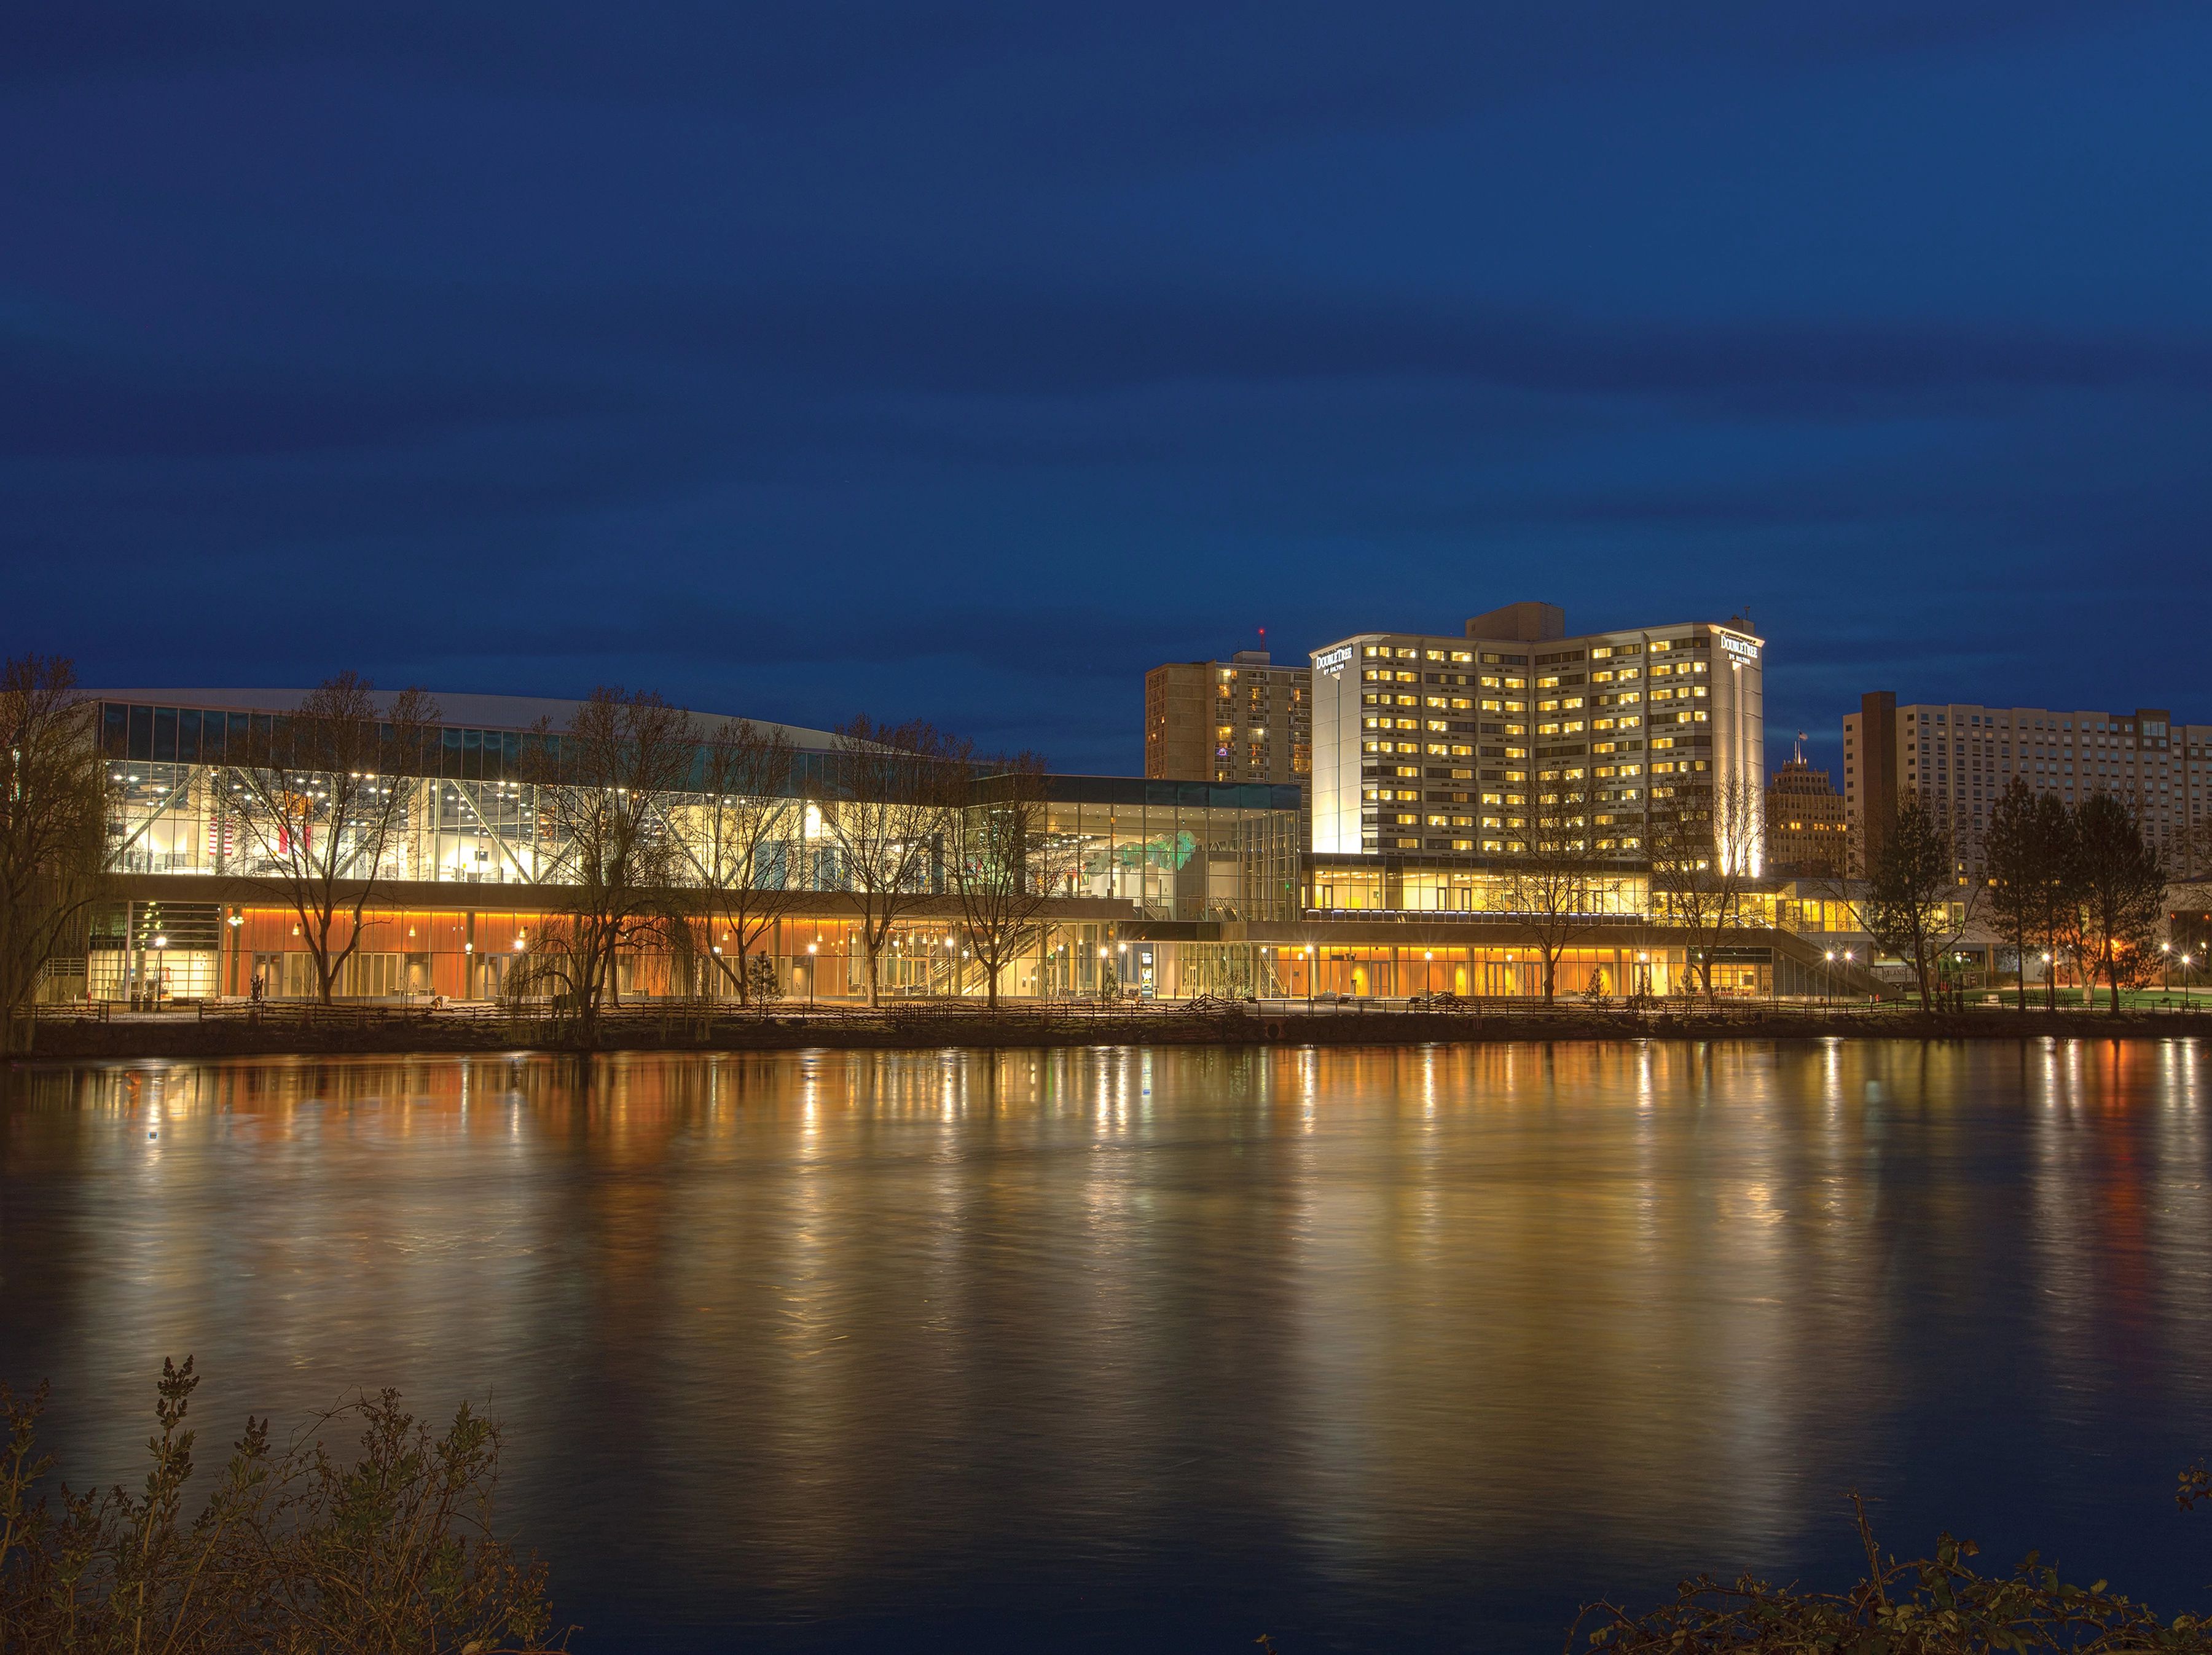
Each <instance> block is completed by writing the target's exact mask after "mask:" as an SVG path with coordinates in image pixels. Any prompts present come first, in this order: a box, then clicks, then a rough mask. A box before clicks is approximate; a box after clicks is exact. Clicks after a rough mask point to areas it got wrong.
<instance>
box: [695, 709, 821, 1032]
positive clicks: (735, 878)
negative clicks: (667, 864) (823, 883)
mask: <svg viewBox="0 0 2212 1655" xmlns="http://www.w3.org/2000/svg"><path fill="white" fill-rule="evenodd" d="M797 760H798V749H797V748H796V747H794V746H793V743H792V740H791V737H789V736H787V735H786V734H785V733H784V732H783V731H781V730H779V729H777V728H775V726H773V725H766V726H764V725H761V724H754V723H752V722H751V721H750V720H749V719H744V718H738V719H733V720H732V721H731V722H730V723H728V724H724V725H722V726H721V727H720V729H718V730H716V731H714V732H713V733H712V734H711V735H709V736H708V737H707V739H706V741H705V742H704V743H702V750H701V761H700V769H699V773H698V775H697V777H696V781H697V784H698V787H699V790H700V797H697V798H696V799H695V800H693V801H691V802H690V803H687V804H686V805H685V806H684V809H682V810H681V812H680V813H679V815H680V817H681V820H682V823H683V826H684V828H685V830H686V831H685V834H684V839H685V840H686V849H685V852H684V854H685V858H686V859H687V860H688V861H689V863H690V873H691V875H692V876H693V877H694V878H695V879H696V882H697V883H698V886H699V888H700V889H701V891H702V897H703V900H704V902H705V905H706V911H707V919H708V928H709V931H710V932H711V933H712V934H711V935H710V936H709V937H708V948H707V954H706V957H707V958H708V960H709V961H712V962H713V968H714V971H715V972H716V973H717V974H718V975H719V976H720V978H721V979H722V980H723V981H724V982H726V984H728V985H730V986H732V987H733V988H734V989H736V990H737V993H738V1000H739V1001H741V1002H744V1003H750V1002H751V1000H752V997H753V994H754V991H755V990H756V989H757V986H758V984H757V981H756V980H755V972H754V968H753V949H754V948H755V946H756V945H757V944H758V943H761V942H762V940H763V938H765V937H768V935H769V931H770V930H771V928H772V927H773V926H774V925H775V922H776V921H777V920H779V919H781V918H782V917H783V916H784V915H785V914H787V913H788V912H791V910H792V908H793V906H794V905H795V904H796V903H797V902H798V901H799V899H800V897H801V896H802V895H804V894H805V879H804V877H803V876H800V874H799V870H798V869H797V868H796V867H795V866H794V865H793V861H794V858H795V857H796V855H797V853H798V842H799V840H800V838H801V826H802V818H803V815H804V806H803V805H801V803H799V800H798V799H797V798H796V797H793V791H792V784H793V772H794V769H795V767H796V764H797ZM718 937H719V938H720V939H721V940H720V941H716V940H715V939H716V938H718Z"/></svg>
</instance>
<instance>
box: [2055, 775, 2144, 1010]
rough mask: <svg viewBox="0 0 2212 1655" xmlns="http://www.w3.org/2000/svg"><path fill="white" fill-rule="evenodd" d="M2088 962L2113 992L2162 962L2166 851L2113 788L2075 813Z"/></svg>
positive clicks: (2115, 997) (2115, 1004)
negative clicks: (2151, 839) (2160, 935)
mask: <svg viewBox="0 0 2212 1655" xmlns="http://www.w3.org/2000/svg"><path fill="white" fill-rule="evenodd" d="M2074 829H2075V856H2076V858H2078V861H2077V873H2076V878H2077V882H2078V883H2077V891H2078V894H2079V897H2080V901H2081V943H2082V944H2083V947H2082V959H2083V963H2084V964H2085V966H2087V969H2088V973H2089V975H2090V977H2091V978H2092V979H2094V978H2095V977H2097V976H2102V977H2103V978H2104V979H2105V982H2106V985H2107V986H2108V987H2109V988H2110V989H2111V991H2112V1011H2113V1012H2114V1013H2115V1014H2116V1015H2117V1014H2118V1011H2119V1009H2120V990H2121V989H2122V988H2124V987H2126V986H2129V985H2131V984H2133V983H2136V982H2141V981H2143V980H2145V979H2147V978H2148V973H2149V972H2150V970H2151V969H2152V967H2154V965H2155V963H2156V960H2157V954H2158V932H2159V926H2160V924H2161V922H2162V921H2163V920H2164V918H2165V917H2166V858H2165V857H2164V855H2163V854H2162V853H2161V852H2160V851H2159V849H2158V847H2157V846H2154V845H2152V844H2150V843H2149V842H2148V840H2145V839H2144V838H2143V833H2142V822H2141V821H2139V820H2137V818H2136V814H2135V812H2134V811H2132V810H2130V809H2129V808H2128V807H2127V806H2126V805H2125V804H2124V803H2121V802H2120V801H2119V800H2118V799H2117V798H2115V797H2112V795H2111V794H2109V793H2098V794H2093V795H2092V796H2091V797H2089V798H2088V799H2087V800H2085V801H2084V802H2083V803H2081V806H2080V808H2078V809H2076V810H2075V812H2074Z"/></svg>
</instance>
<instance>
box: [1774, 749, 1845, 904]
mask: <svg viewBox="0 0 2212 1655" xmlns="http://www.w3.org/2000/svg"><path fill="white" fill-rule="evenodd" d="M1802 739H1803V737H1802V735H1801V737H1799V740H1800V741H1801V742H1802ZM1847 826H1848V819H1847V818H1846V817H1845V815H1844V796H1843V795H1842V794H1841V793H1838V791H1836V784H1835V781H1834V779H1832V777H1831V776H1830V775H1829V774H1828V773H1827V772H1826V771H1825V770H1815V769H1814V767H1812V765H1811V764H1810V763H1808V761H1806V758H1805V751H1804V749H1803V748H1802V746H1800V747H1799V748H1798V749H1796V752H1795V754H1794V755H1792V756H1791V758H1790V762H1789V763H1787V764H1785V765H1784V766H1783V767H1782V768H1781V769H1779V770H1778V771H1776V772H1775V773H1774V779H1773V780H1772V781H1771V783H1770V784H1768V786H1767V789H1766V871H1767V872H1768V873H1771V874H1777V875H1780V876H1785V877H1789V878H1793V879H1811V878H1816V877H1818V876H1821V875H1825V874H1840V873H1842V872H1843V871H1844V867H1845V864H1846V863H1847V861H1848V859H1849V858H1848V857H1847V855H1846V849H1845V847H1846V841H1847V839H1848V834H1847V833H1846V827H1847Z"/></svg>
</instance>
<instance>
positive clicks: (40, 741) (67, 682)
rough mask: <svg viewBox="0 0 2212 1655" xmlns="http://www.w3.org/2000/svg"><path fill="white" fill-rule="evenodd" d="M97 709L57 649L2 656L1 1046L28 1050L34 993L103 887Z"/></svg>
mask: <svg viewBox="0 0 2212 1655" xmlns="http://www.w3.org/2000/svg"><path fill="white" fill-rule="evenodd" d="M96 716H97V712H96V709H95V707H94V704H93V703H92V702H90V701H88V700H85V699H84V698H83V697H82V695H80V694H78V693H77V688H76V674H75V672H74V670H72V669H71V667H70V663H69V662H67V661H65V660H64V659H62V658H59V657H57V656H49V655H19V656H15V657H13V658H10V659H9V660H8V661H7V662H5V663H4V664H0V1052H27V1051H29V1050H30V1049H31V1039H32V1034H33V1029H34V1024H33V1014H32V1010H31V1002H32V997H33V995H35V994H36V993H37V992H38V988H39V984H40V980H41V979H43V978H44V977H45V975H46V968H47V967H48V965H49V963H50V962H51V961H52V960H53V958H54V956H55V955H56V954H57V953H58V952H59V950H60V949H61V947H62V945H63V944H64V943H66V942H69V941H70V940H71V939H73V938H75V937H78V936H80V935H81V934H82V932H83V931H84V928H85V924H86V921H87V918H88V909H89V908H90V907H91V906H92V904H93V903H94V901H95V900H98V898H99V896H100V889H101V884H102V875H103V873H104V871H105V870H106V836H107V803H108V790H107V767H106V764H105V763H103V762H102V761H101V759H100V745H99V741H98V739H97V737H98V731H96V730H95V729H94V725H93V720H94V718H95V717H96Z"/></svg>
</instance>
